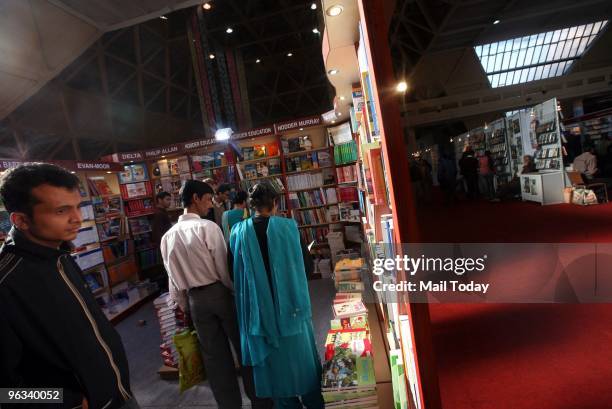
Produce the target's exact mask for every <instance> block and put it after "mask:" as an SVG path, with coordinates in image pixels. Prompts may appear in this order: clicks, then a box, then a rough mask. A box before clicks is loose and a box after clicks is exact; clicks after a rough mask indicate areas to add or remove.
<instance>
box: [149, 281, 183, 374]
mask: <svg viewBox="0 0 612 409" xmlns="http://www.w3.org/2000/svg"><path fill="white" fill-rule="evenodd" d="M153 305H154V307H155V314H156V315H157V319H158V321H159V327H160V330H161V337H162V343H161V345H160V346H159V348H160V350H161V356H162V360H163V361H164V365H166V366H170V367H173V368H178V352H177V350H176V348H175V347H174V343H173V341H172V338H173V337H174V335H175V334H176V333H179V332H181V331H182V330H184V329H185V328H187V322H186V320H185V314H184V313H183V312H182V311H181V310H180V309H178V308H176V307H174V306H173V305H172V301H170V294H168V293H164V294H162V295H160V296H159V297H157V298H156V299H155V301H153Z"/></svg>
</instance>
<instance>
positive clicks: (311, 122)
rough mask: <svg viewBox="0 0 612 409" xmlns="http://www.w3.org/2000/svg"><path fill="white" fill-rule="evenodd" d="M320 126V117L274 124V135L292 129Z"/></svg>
mask: <svg viewBox="0 0 612 409" xmlns="http://www.w3.org/2000/svg"><path fill="white" fill-rule="evenodd" d="M320 124H321V116H320V115H317V116H313V117H310V118H304V119H298V120H297V121H287V122H281V123H280V124H274V129H275V131H276V133H279V132H287V131H291V130H293V129H298V128H306V127H309V126H317V125H320Z"/></svg>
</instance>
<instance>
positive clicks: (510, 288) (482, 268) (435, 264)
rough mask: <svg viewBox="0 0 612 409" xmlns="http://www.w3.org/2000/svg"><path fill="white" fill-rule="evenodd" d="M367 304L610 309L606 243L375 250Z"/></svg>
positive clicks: (611, 280) (611, 261) (611, 250)
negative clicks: (588, 306) (599, 306)
mask: <svg viewBox="0 0 612 409" xmlns="http://www.w3.org/2000/svg"><path fill="white" fill-rule="evenodd" d="M369 251H372V254H373V256H372V262H371V265H370V266H369V268H368V270H367V271H364V272H363V275H362V280H363V281H364V283H365V284H366V288H367V289H368V290H369V294H368V298H370V299H369V300H367V301H375V300H376V301H382V302H398V301H400V300H404V301H410V302H428V303H438V302H440V303H466V302H470V303H474V302H485V303H551V302H558V303H596V302H602V303H604V302H605V303H609V302H612V243H597V244H595V243H556V244H550V243H529V244H527V243H494V244H490V243H487V244H483V243H480V244H474V243H469V244H402V245H392V244H391V245H390V244H379V245H375V246H374V248H373V249H370V250H369Z"/></svg>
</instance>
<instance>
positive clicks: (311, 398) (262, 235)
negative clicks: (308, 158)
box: [230, 183, 324, 409]
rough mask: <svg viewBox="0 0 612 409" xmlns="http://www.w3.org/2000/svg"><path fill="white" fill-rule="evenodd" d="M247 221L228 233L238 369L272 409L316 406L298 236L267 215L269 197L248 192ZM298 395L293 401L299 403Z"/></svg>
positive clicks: (317, 371)
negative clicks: (248, 371) (249, 372)
mask: <svg viewBox="0 0 612 409" xmlns="http://www.w3.org/2000/svg"><path fill="white" fill-rule="evenodd" d="M250 194H251V197H250V204H251V207H254V208H255V211H256V213H255V216H254V217H253V218H250V219H247V220H245V221H243V222H240V223H238V224H237V225H235V226H234V228H233V229H232V234H231V236H230V248H231V251H232V254H233V262H234V277H235V279H234V283H235V286H236V305H237V307H238V322H239V325H240V336H241V341H242V347H243V351H244V355H243V363H244V364H245V365H250V366H253V374H254V378H255V388H256V391H257V396H266V397H271V398H273V399H274V402H275V407H278V408H301V407H302V404H303V405H304V406H306V407H307V408H308V409H320V408H323V407H324V403H323V398H322V396H321V363H320V361H319V357H318V354H317V349H316V345H315V341H314V335H313V329H312V312H311V308H310V296H309V293H308V283H307V282H306V272H308V270H311V269H312V264H311V263H309V265H306V266H305V259H304V255H303V250H302V248H301V245H300V236H299V233H298V229H297V225H296V223H295V221H294V220H292V219H287V218H283V217H277V216H274V214H275V212H276V198H277V194H276V192H275V191H274V190H273V189H272V187H270V186H269V185H268V184H264V183H260V184H257V185H255V186H254V187H253V188H252V189H251V191H250ZM298 397H301V403H300V398H298Z"/></svg>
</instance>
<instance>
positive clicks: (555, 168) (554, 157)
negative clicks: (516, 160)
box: [521, 98, 565, 205]
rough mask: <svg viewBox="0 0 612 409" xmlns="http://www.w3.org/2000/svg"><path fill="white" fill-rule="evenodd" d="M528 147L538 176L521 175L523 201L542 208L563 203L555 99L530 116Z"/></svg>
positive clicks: (561, 157) (560, 154)
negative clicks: (537, 204) (539, 205)
mask: <svg viewBox="0 0 612 409" xmlns="http://www.w3.org/2000/svg"><path fill="white" fill-rule="evenodd" d="M530 117H531V125H530V129H531V130H532V131H533V132H530V139H531V146H532V147H534V148H536V151H535V154H534V160H535V164H536V169H537V170H538V174H535V175H534V174H529V175H525V176H521V195H522V198H523V200H529V201H535V202H538V203H541V204H542V205H548V204H559V203H563V189H564V188H565V173H564V172H565V171H564V166H563V147H562V145H561V132H560V127H559V116H558V114H557V99H556V98H553V99H551V100H548V101H545V102H543V103H541V104H538V105H536V106H534V107H533V108H532V111H531V113H530Z"/></svg>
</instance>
